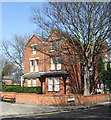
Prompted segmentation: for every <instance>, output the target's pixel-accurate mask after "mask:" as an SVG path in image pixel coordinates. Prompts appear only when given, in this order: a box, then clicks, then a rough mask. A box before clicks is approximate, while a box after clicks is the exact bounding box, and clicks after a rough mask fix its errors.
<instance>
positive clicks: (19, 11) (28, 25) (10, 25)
mask: <svg viewBox="0 0 111 120" xmlns="http://www.w3.org/2000/svg"><path fill="white" fill-rule="evenodd" d="M43 4H44V2H2V41H4V40H7V41H8V40H11V39H13V37H14V35H15V34H16V35H25V34H31V35H33V34H34V33H35V31H36V29H37V26H36V25H35V24H34V23H32V22H31V20H30V17H31V15H32V11H31V7H37V8H40V9H41V8H42V6H43Z"/></svg>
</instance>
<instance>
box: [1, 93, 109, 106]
mask: <svg viewBox="0 0 111 120" xmlns="http://www.w3.org/2000/svg"><path fill="white" fill-rule="evenodd" d="M4 95H12V96H15V100H16V102H17V103H34V104H42V105H45V104H48V105H59V104H68V98H75V102H74V103H75V104H76V105H77V104H89V103H96V102H101V101H108V100H109V94H99V95H87V96H83V95H81V94H61V95H57V94H54V95H53V94H35V93H15V92H2V96H4ZM72 103H73V102H72Z"/></svg>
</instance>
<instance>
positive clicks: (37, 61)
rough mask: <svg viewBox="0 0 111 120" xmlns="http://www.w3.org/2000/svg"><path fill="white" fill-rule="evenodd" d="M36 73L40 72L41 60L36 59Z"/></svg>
mask: <svg viewBox="0 0 111 120" xmlns="http://www.w3.org/2000/svg"><path fill="white" fill-rule="evenodd" d="M35 72H39V60H38V59H35Z"/></svg>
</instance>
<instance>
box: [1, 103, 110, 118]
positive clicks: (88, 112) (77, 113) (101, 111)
mask: <svg viewBox="0 0 111 120" xmlns="http://www.w3.org/2000/svg"><path fill="white" fill-rule="evenodd" d="M54 118H56V119H64V120H67V119H74V120H75V119H80V120H82V119H88V120H92V119H93V120H95V119H100V120H104V119H105V120H111V104H110V105H105V106H98V107H93V108H90V109H82V110H79V109H78V110H74V111H63V112H52V113H48V114H41V115H33V116H22V117H15V118H3V119H2V120H36V119H37V120H39V119H49V120H50V119H54Z"/></svg>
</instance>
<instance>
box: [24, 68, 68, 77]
mask: <svg viewBox="0 0 111 120" xmlns="http://www.w3.org/2000/svg"><path fill="white" fill-rule="evenodd" d="M59 75H68V72H67V71H65V70H61V71H47V72H30V73H26V74H24V75H23V76H22V77H23V78H37V77H44V76H45V77H46V76H59Z"/></svg>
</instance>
